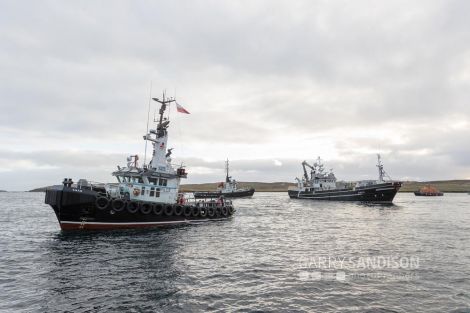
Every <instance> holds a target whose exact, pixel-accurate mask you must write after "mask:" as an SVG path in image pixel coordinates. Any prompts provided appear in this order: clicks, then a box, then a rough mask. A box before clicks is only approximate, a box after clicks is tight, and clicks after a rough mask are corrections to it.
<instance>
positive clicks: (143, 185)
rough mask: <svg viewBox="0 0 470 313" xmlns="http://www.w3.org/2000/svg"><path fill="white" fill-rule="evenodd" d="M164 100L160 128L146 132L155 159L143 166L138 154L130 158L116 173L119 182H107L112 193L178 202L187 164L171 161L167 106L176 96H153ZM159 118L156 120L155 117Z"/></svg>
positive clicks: (136, 197)
mask: <svg viewBox="0 0 470 313" xmlns="http://www.w3.org/2000/svg"><path fill="white" fill-rule="evenodd" d="M153 100H154V101H156V102H158V103H160V104H161V106H160V110H159V120H158V123H157V125H156V129H150V130H149V131H148V133H147V134H146V135H145V136H144V140H147V141H148V142H150V143H151V144H152V147H153V153H152V159H151V161H150V162H149V163H148V164H144V165H143V166H142V167H139V164H138V160H139V157H138V156H137V155H132V156H129V157H128V158H127V165H126V166H125V167H122V168H121V167H119V166H118V170H117V171H115V172H113V173H112V175H113V176H116V178H117V180H118V183H117V184H107V185H106V190H107V192H108V193H109V194H110V195H111V196H112V197H123V198H127V199H131V200H136V201H147V202H158V203H171V204H172V203H175V202H176V201H177V199H178V190H179V186H180V180H181V178H186V177H187V174H186V171H185V169H184V167H183V166H179V167H177V168H176V169H175V167H174V166H173V165H172V164H171V151H172V149H168V126H169V124H170V121H169V118H168V117H164V113H165V110H166V108H167V106H168V105H169V104H171V103H173V102H175V99H173V98H166V97H165V94H163V98H162V99H158V98H153ZM155 122H156V121H155Z"/></svg>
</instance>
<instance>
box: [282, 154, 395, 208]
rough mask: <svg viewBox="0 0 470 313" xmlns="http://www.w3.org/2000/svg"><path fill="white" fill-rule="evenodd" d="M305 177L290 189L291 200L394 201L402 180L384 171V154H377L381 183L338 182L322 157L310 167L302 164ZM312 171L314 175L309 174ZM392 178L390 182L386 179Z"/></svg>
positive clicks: (371, 181)
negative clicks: (327, 168) (393, 177)
mask: <svg viewBox="0 0 470 313" xmlns="http://www.w3.org/2000/svg"><path fill="white" fill-rule="evenodd" d="M302 166H303V171H304V175H303V177H302V179H299V178H296V180H297V187H294V188H291V189H289V191H288V193H289V197H290V198H294V199H311V200H330V201H361V202H388V203H390V202H392V201H393V199H394V197H395V195H396V194H397V192H398V190H399V189H400V188H401V186H402V183H401V182H400V181H393V180H391V179H390V178H389V177H388V175H387V174H386V173H385V171H384V167H383V164H382V162H381V158H380V155H379V154H378V155H377V168H378V171H379V178H378V180H363V181H358V182H353V183H344V182H338V181H337V180H336V177H335V175H334V173H333V171H332V170H331V171H330V172H328V173H327V172H326V171H325V169H324V165H323V163H322V161H321V159H320V158H318V159H317V161H316V162H315V163H314V164H313V165H310V164H308V163H307V162H306V161H304V162H302ZM307 168H309V169H310V175H309V173H308V171H307ZM386 178H388V180H385V179H386Z"/></svg>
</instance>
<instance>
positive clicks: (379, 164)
mask: <svg viewBox="0 0 470 313" xmlns="http://www.w3.org/2000/svg"><path fill="white" fill-rule="evenodd" d="M377 168H378V169H379V182H383V181H384V177H385V175H387V174H386V173H385V171H384V166H383V164H382V160H381V158H380V154H377Z"/></svg>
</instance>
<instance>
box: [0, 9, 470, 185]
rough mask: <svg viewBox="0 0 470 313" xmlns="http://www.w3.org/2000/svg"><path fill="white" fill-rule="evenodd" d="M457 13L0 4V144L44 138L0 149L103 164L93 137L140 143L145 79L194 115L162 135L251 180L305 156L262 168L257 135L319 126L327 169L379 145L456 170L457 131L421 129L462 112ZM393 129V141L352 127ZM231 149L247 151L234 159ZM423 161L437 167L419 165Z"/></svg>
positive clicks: (459, 155) (467, 55)
mask: <svg viewBox="0 0 470 313" xmlns="http://www.w3.org/2000/svg"><path fill="white" fill-rule="evenodd" d="M469 9H470V4H469V3H468V2H466V1H458V0H456V1H418V2H412V3H411V2H409V1H393V2H377V1H367V0H360V1H354V2H351V1H295V2H291V3H288V2H285V1H251V2H238V1H228V2H227V1H224V2H220V1H191V2H188V1H186V2H185V1H183V2H179V1H176V2H163V1H157V2H154V1H137V2H136V1H113V2H112V5H110V4H109V3H106V2H102V3H97V2H94V1H80V2H73V3H71V2H56V1H42V2H35V1H29V2H28V1H26V2H18V1H3V2H2V3H1V4H0V11H1V12H2V19H1V20H0V80H1V81H2V83H1V84H0V98H1V100H0V109H1V114H0V149H3V150H8V149H10V150H11V151H20V150H24V149H25V146H27V145H28V144H27V143H28V141H29V140H36V141H39V140H40V141H41V144H42V145H43V147H44V149H42V148H41V149H42V150H41V151H31V154H30V155H21V154H14V155H9V156H8V158H9V159H14V158H20V159H25V160H29V161H28V162H32V163H33V164H46V163H47V162H52V161H51V160H53V161H54V162H52V163H54V164H63V166H64V169H65V168H67V166H74V165H73V162H77V163H79V164H80V165H77V167H76V168H80V169H82V170H83V171H86V166H87V163H88V162H92V160H90V159H91V158H88V157H87V156H85V155H80V156H79V155H74V154H68V153H70V152H67V149H69V148H71V146H73V147H75V148H76V149H78V150H81V151H82V152H84V154H86V153H87V152H86V151H91V152H88V153H89V155H90V156H93V157H95V158H96V159H95V161H96V162H98V163H97V164H101V162H102V161H99V160H98V161H97V159H98V158H103V157H105V158H107V156H103V154H106V153H107V152H105V151H104V150H105V149H104V148H101V147H100V145H101V144H103V145H104V144H107V145H115V146H119V145H121V144H122V143H123V142H126V143H136V142H137V143H140V142H141V141H140V138H141V137H140V136H141V135H142V134H143V132H144V130H145V120H146V114H147V100H148V99H147V97H148V86H149V80H153V86H154V92H153V95H154V96H155V95H156V94H158V93H159V92H160V90H161V89H162V88H168V92H169V93H170V94H173V93H174V89H177V96H178V99H180V101H181V102H182V103H183V104H184V105H185V106H186V108H187V109H188V110H189V111H190V112H191V113H192V114H191V116H188V117H184V119H181V120H180V119H173V122H172V123H173V125H172V126H174V127H175V128H172V129H171V132H172V133H171V134H172V136H173V135H176V134H178V136H179V137H178V140H179V141H180V142H181V144H183V145H184V144H193V145H203V146H206V147H207V149H205V151H206V153H207V154H206V155H201V156H200V157H201V158H207V157H210V156H211V149H213V148H212V145H213V144H226V147H227V154H228V155H231V156H233V158H234V159H235V160H234V162H235V163H234V170H236V166H235V165H238V166H239V169H238V170H237V171H240V172H239V174H241V175H242V176H245V175H246V177H247V179H253V180H265V179H268V178H269V179H272V180H276V177H280V178H283V179H282V180H284V179H287V178H288V177H291V176H292V174H290V173H291V172H293V171H294V170H295V167H296V166H295V165H294V163H295V162H298V161H299V160H300V161H301V160H302V159H303V158H305V157H307V156H298V155H295V156H293V158H298V159H299V160H295V162H294V161H292V164H291V163H289V162H288V161H286V160H281V161H282V162H283V163H284V164H283V166H282V167H274V168H271V167H270V166H271V165H268V164H270V163H271V161H269V160H271V156H269V155H265V154H263V144H264V143H265V142H276V141H277V140H279V138H285V137H288V136H291V137H292V138H296V139H297V138H303V137H306V136H307V137H308V136H316V135H321V136H326V137H328V136H329V135H330V134H331V137H330V140H331V141H332V142H334V143H336V146H335V147H336V149H337V152H338V154H339V155H344V156H345V157H344V158H341V159H340V160H332V162H333V163H334V162H338V163H337V164H338V166H339V167H341V166H343V165H344V164H348V162H356V161H360V160H362V159H363V158H364V153H365V152H364V151H366V150H368V151H372V150H374V149H377V146H379V147H380V148H381V149H384V150H386V152H387V153H388V154H389V156H390V158H391V159H390V161H391V164H390V165H391V166H395V165H396V168H393V170H394V172H396V173H398V175H401V176H403V177H405V176H414V177H431V176H433V175H434V176H437V175H438V174H439V175H443V176H446V177H448V176H451V175H454V177H457V176H459V177H468V176H469V175H470V174H469V173H468V166H469V165H468V161H467V160H468V158H467V157H466V156H467V155H468V153H469V151H468V149H467V148H466V145H464V144H463V143H464V142H465V140H466V138H468V136H467V134H468V127H467V128H466V129H464V130H461V131H460V133H456V132H446V131H443V132H439V134H437V135H436V134H435V137H431V138H435V139H429V138H428V137H429V136H428V135H426V134H428V133H429V132H432V131H433V129H434V128H435V127H437V126H439V127H441V124H442V123H443V121H446V120H452V118H453V117H454V116H455V115H459V118H460V119H462V120H467V121H468V120H469V116H470V107H469V106H468V104H467V102H468V98H469V96H470V95H469V90H470V89H469V88H468V87H469V84H470V76H469V75H470V74H468V73H469V71H470V69H469V67H470V52H469V51H470V45H469V43H468V40H467V38H468V33H469V29H470V27H469V26H470V25H469V21H468V18H467V12H468V10H469ZM416 125H424V126H423V128H422V129H419V127H418V128H417V127H416ZM436 125H437V126H436ZM178 127H179V129H180V130H181V131H179V130H178ZM396 127H398V128H399V129H398V130H399V133H400V134H401V135H403V134H405V135H406V137H407V138H405V139H406V141H405V143H402V144H396V143H394V142H391V143H388V142H387V140H385V142H382V143H380V142H377V140H376V139H373V138H372V137H373V136H369V137H367V136H365V137H367V138H364V139H360V138H358V137H352V136H348V135H349V133H350V132H351V131H353V130H363V131H364V132H370V134H373V133H374V132H376V131H380V130H381V129H383V128H386V129H388V130H390V131H393V130H394V128H396ZM397 132H398V131H397ZM465 136H467V137H465ZM15 139H16V142H17V143H15ZM172 139H173V138H171V139H170V140H172ZM385 139H386V138H385ZM346 140H349V141H350V142H349V143H347V142H346ZM368 141H370V142H368ZM61 143H63V144H64V148H63V150H60V149H59V150H60V151H54V152H51V153H57V155H56V156H53V155H50V154H48V153H49V152H48V151H47V149H48V147H49V149H56V150H57V149H58V148H57V147H58V146H60V145H61ZM66 143H67V144H66ZM229 143H236V144H238V146H237V147H236V149H246V150H249V151H252V152H253V156H252V157H250V159H253V160H252V161H246V162H247V163H246V165H245V164H244V163H243V162H242V161H236V159H237V155H238V152H239V151H237V150H235V148H234V147H231V146H230V145H228V144H229ZM36 144H37V143H36ZM302 144H308V143H302V142H301V141H300V140H299V145H302ZM20 145H21V149H19V148H18V149H15V146H17V147H18V146H20ZM70 145H71V146H70ZM52 147H53V148H52ZM34 149H35V150H37V149H38V148H37V147H35V148H34ZM422 149H426V150H427V151H429V153H428V154H427V155H421V156H420V155H414V156H413V157H410V155H411V152H413V151H417V150H422ZM43 150H44V151H43ZM130 153H132V151H130ZM60 155H62V156H60ZM59 156H60V157H59ZM197 157H199V156H197ZM74 158H77V161H72V159H74ZM256 158H259V159H261V160H263V161H259V162H258V161H255V160H254V159H256ZM111 159H112V160H113V162H110V163H112V164H113V165H112V166H114V162H116V163H118V162H119V161H120V160H121V159H120V158H119V160H118V157H117V155H116V156H112V157H111ZM111 159H109V160H111ZM48 160H49V161H48ZM266 160H267V161H266ZM352 160H353V161H352ZM265 161H266V162H265ZM238 162H239V163H238ZM420 162H421V163H420ZM435 162H440V163H441V164H443V167H444V165H445V167H447V168H448V169H449V170H448V171H447V172H440V171H434V172H433V171H432V168H433V166H430V167H429V166H427V165H423V166H421V165H420V164H427V163H430V164H434V163H435ZM222 163H223V162H222ZM236 163H238V164H236ZM360 163H362V162H360ZM366 163H367V164H368V163H369V162H366ZM289 164H290V165H289ZM342 164H343V165H342ZM408 164H414V166H408ZM103 165H104V166H105V165H106V164H103ZM334 165H335V164H334ZM200 166H201V167H207V168H212V167H211V165H210V164H201V165H200ZM222 166H223V164H222ZM103 168H104V167H103ZM103 168H101V167H100V169H99V171H102V173H105V172H104V170H103ZM343 168H344V170H345V176H348V175H349V176H354V175H362V174H360V173H359V172H354V173H353V172H351V174H348V170H347V169H346V166H343ZM242 169H245V170H242ZM44 171H46V169H44ZM48 171H52V170H51V169H49V170H48ZM364 172H367V171H366V168H364V169H362V168H361V173H364ZM100 173H101V172H100ZM271 173H275V174H271ZM2 175H3V174H2ZM100 175H101V174H100ZM197 175H199V176H197V177H199V178H197V177H196V178H195V179H196V180H204V179H212V178H214V176H211V175H208V176H205V177H203V176H201V175H202V174H197ZM276 175H277V176H276ZM464 175H467V176H464ZM3 177H5V176H3ZM103 177H107V176H104V174H103ZM12 179H13V180H15V179H14V178H12ZM243 179H244V178H243Z"/></svg>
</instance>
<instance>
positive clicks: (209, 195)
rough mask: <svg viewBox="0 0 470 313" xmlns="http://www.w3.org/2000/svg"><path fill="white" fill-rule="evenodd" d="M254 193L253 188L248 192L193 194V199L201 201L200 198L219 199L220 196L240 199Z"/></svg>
mask: <svg viewBox="0 0 470 313" xmlns="http://www.w3.org/2000/svg"><path fill="white" fill-rule="evenodd" d="M254 193H255V190H254V189H253V188H251V189H249V190H243V191H235V192H215V191H214V192H210V191H208V192H205V191H203V192H195V193H194V198H197V199H202V198H219V197H220V196H224V197H225V198H242V197H251V196H253V194H254Z"/></svg>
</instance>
